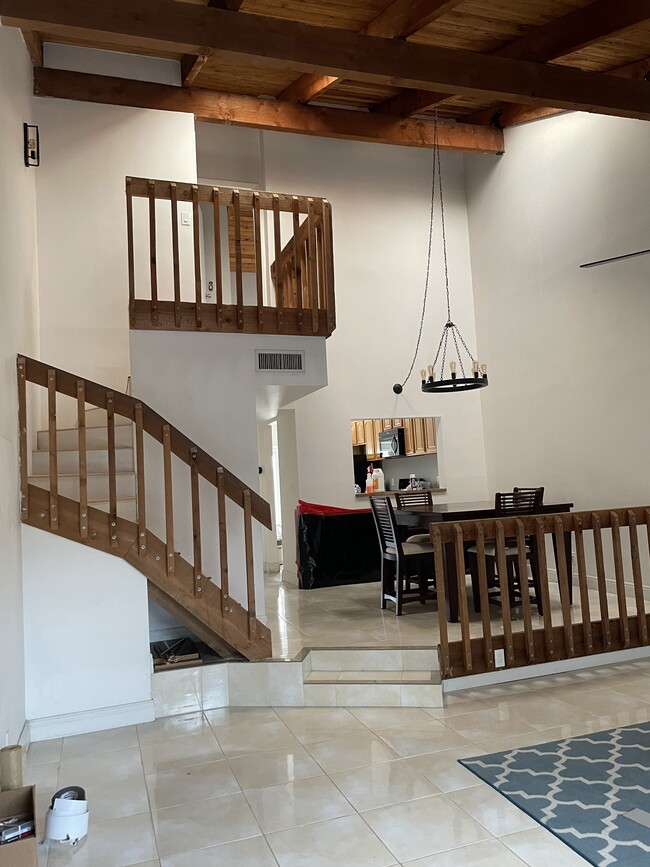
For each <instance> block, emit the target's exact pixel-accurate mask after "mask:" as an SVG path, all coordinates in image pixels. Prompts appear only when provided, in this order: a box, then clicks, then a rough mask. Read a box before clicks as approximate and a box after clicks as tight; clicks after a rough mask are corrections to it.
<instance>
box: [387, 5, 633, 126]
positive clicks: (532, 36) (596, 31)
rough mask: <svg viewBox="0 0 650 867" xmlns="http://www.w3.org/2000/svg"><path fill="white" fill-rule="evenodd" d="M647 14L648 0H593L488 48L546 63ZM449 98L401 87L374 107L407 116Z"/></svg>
mask: <svg viewBox="0 0 650 867" xmlns="http://www.w3.org/2000/svg"><path fill="white" fill-rule="evenodd" d="M647 18H650V0H594V2H593V3H590V4H589V5H588V6H583V7H581V8H580V9H574V10H573V11H572V12H569V13H568V14H567V15H563V16H562V17H561V18H555V19H553V20H552V21H549V22H548V23H547V24H544V25H542V26H541V27H535V28H531V29H530V30H529V31H528V32H527V33H525V34H524V35H523V36H522V37H520V38H519V39H515V40H514V41H513V42H509V43H508V44H507V45H503V46H502V47H501V48H497V49H496V50H495V51H492V52H490V54H491V56H493V57H510V58H512V59H514V60H530V61H534V62H537V63H546V62H548V61H549V60H555V59H557V58H558V57H564V56H565V55H567V54H571V53H573V52H574V51H578V50H579V49H580V48H584V47H585V46H587V45H592V44H593V43H594V42H598V41H599V40H601V39H604V38H605V37H606V36H609V35H610V34H611V33H615V32H617V31H619V30H624V29H625V28H626V27H632V26H634V25H635V24H639V22H641V21H644V20H645V19H647ZM446 99H449V94H448V93H447V94H444V93H427V91H414V92H409V91H405V92H404V93H400V94H397V96H394V97H392V98H391V99H387V100H385V101H384V102H382V103H379V105H376V106H375V107H374V109H373V110H374V111H378V112H379V113H382V114H392V115H400V116H401V117H410V116H411V115H414V114H419V113H421V112H423V111H427V110H428V109H431V108H433V107H434V106H435V105H439V104H440V103H441V102H444V101H445V100H446Z"/></svg>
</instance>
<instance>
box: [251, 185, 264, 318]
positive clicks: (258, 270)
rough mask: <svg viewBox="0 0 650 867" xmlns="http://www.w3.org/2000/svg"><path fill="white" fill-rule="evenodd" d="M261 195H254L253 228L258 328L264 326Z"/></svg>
mask: <svg viewBox="0 0 650 867" xmlns="http://www.w3.org/2000/svg"><path fill="white" fill-rule="evenodd" d="M260 223H261V221H260V194H259V193H253V227H254V234H255V282H256V286H257V327H258V329H259V331H260V332H261V331H262V330H263V324H264V283H263V280H262V230H261V225H260Z"/></svg>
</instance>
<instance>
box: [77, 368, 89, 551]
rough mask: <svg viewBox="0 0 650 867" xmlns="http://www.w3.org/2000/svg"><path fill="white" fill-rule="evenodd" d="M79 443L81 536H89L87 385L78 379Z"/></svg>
mask: <svg viewBox="0 0 650 867" xmlns="http://www.w3.org/2000/svg"><path fill="white" fill-rule="evenodd" d="M77 443H78V447H79V536H80V537H81V538H82V539H87V538H88V458H87V451H86V386H85V383H84V381H83V379H78V380H77Z"/></svg>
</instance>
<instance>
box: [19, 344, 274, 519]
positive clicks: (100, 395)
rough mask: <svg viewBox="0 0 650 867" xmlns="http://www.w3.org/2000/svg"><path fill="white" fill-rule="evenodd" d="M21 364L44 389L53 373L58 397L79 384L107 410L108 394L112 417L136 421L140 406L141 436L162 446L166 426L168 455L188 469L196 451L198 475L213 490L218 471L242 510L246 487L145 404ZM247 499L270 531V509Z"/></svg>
mask: <svg viewBox="0 0 650 867" xmlns="http://www.w3.org/2000/svg"><path fill="white" fill-rule="evenodd" d="M21 357H22V358H23V359H24V362H25V378H26V380H27V382H32V383H34V384H36V385H40V386H42V387H44V388H47V386H48V371H50V370H53V371H54V372H55V373H56V391H57V393H59V394H65V395H68V396H69V397H74V398H75V399H76V397H77V385H78V383H79V382H82V383H83V385H84V391H85V396H84V398H85V401H86V403H89V404H91V405H92V406H95V407H98V408H100V409H107V400H108V397H109V395H110V394H112V398H113V412H114V413H115V415H120V416H122V417H124V418H128V419H129V420H130V421H133V422H135V421H136V406H137V405H138V404H140V405H141V407H142V425H143V429H144V431H145V433H148V434H149V435H150V436H152V437H153V438H154V439H155V440H157V441H158V442H159V443H161V444H162V443H163V428H164V427H165V426H168V427H169V438H170V447H171V452H172V454H174V455H175V456H176V457H177V458H179V459H180V460H181V461H183V463H185V464H187V465H188V466H191V459H190V449H196V467H197V470H198V473H199V475H200V476H202V477H203V478H204V479H206V480H207V481H208V482H210V483H211V484H212V485H214V486H215V487H216V486H217V473H218V472H219V471H222V478H223V484H224V492H225V494H226V496H227V497H229V498H230V499H231V500H232V501H233V502H234V503H237V505H238V506H241V508H242V509H243V508H244V491H247V490H249V488H248V485H246V484H245V483H244V482H242V481H241V479H239V478H237V476H235V475H234V474H233V473H231V472H230V471H229V470H228V469H226V468H225V467H224V466H223V465H222V464H220V463H219V461H217V460H215V459H214V458H213V457H211V455H209V454H208V453H207V452H205V451H203V449H201V448H200V447H199V446H196V445H195V444H194V443H193V442H192V440H190V439H189V437H187V436H185V434H184V433H182V432H181V431H179V430H178V428H176V427H174V426H173V425H170V424H169V422H168V421H167V420H166V419H164V418H163V417H162V416H161V415H159V414H158V413H157V412H156V411H155V410H153V409H151V407H149V406H147V404H146V403H142V401H138V400H137V399H136V398H134V397H131V395H129V394H124V393H123V392H119V391H111V390H110V389H108V388H106V387H105V386H103V385H99V384H98V383H96V382H92V381H91V380H89V379H80V378H79V377H77V376H74V375H73V374H72V373H68V372H67V371H65V370H60V369H58V368H51V367H50V366H49V365H47V364H43V362H42V361H36V360H35V359H33V358H28V357H27V356H21ZM250 498H251V513H252V516H253V518H255V520H256V521H259V522H260V524H262V525H263V526H265V527H267V528H268V529H269V530H270V529H271V528H272V524H271V507H270V506H269V504H268V503H267V502H266V500H264V499H262V497H260V495H259V494H257V493H255V491H251V492H250Z"/></svg>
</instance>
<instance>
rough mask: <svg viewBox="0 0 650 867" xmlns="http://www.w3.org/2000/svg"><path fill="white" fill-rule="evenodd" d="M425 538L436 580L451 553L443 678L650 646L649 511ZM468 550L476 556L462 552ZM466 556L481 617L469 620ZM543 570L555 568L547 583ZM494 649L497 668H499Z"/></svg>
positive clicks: (469, 528)
mask: <svg viewBox="0 0 650 867" xmlns="http://www.w3.org/2000/svg"><path fill="white" fill-rule="evenodd" d="M430 532H431V539H432V542H433V545H434V551H435V561H436V573H437V574H438V575H442V574H443V556H444V546H445V545H446V544H454V545H455V546H456V561H457V575H456V580H457V582H458V584H457V586H458V595H459V603H460V604H459V608H460V639H459V640H450V632H451V630H452V629H455V628H456V627H452V626H451V625H448V624H447V622H446V619H445V589H444V581H438V582H437V587H438V607H439V612H440V613H439V623H440V645H439V648H438V650H439V656H440V668H441V672H442V676H443V678H447V679H449V678H454V677H461V676H466V675H472V674H481V673H484V672H492V671H496V670H498V669H504V668H505V669H512V668H518V667H521V666H529V665H536V664H539V663H545V662H553V661H557V660H562V659H572V658H575V657H583V656H591V655H593V654H599V653H605V652H611V651H617V650H623V649H627V648H636V647H642V646H645V645H647V644H648V633H649V631H650V623H649V621H648V614H647V613H646V610H647V604H646V601H645V596H644V593H645V588H646V587H648V586H649V579H650V565H649V564H650V560H649V553H650V507H634V508H628V509H607V510H602V511H596V512H572V513H563V514H556V515H539V516H528V517H520V518H503V519H500V520H499V519H496V520H484V521H476V522H474V521H464V522H461V523H456V524H452V523H445V524H431V526H430ZM490 546H494V547H493V548H491V547H490ZM569 546H570V547H569ZM468 547H470V548H471V547H474V548H475V550H476V553H475V554H468V553H467V548H468ZM486 548H488V550H490V551H494V554H495V557H494V559H495V560H496V567H497V576H498V578H497V581H496V586H495V583H494V582H489V578H488V576H489V575H490V572H491V570H490V568H489V567H490V565H491V564H492V562H494V561H493V559H492V558H491V557H486V553H485V552H486ZM547 548H548V552H547ZM572 556H573V557H574V562H575V574H572V571H573V570H572V568H571V566H570V565H569V564H570V563H571V559H572ZM471 557H475V558H476V559H475V561H474V564H473V570H474V578H473V583H474V596H475V598H476V601H477V602H478V606H477V607H480V614H478V613H476V612H471V613H470V605H471V603H470V602H468V583H467V578H466V571H465V569H466V565H465V563H466V559H468V558H471ZM489 561H491V562H489ZM549 563H550V564H553V565H554V566H555V567H556V568H555V569H551V570H550V571H551V577H549ZM533 569H534V570H535V572H533ZM509 572H510V577H508V573H509ZM517 575H518V576H521V577H520V578H517V577H516V576H517ZM534 575H535V577H536V583H537V587H536V588H535V589H534V590H533V588H532V584H533V576H534ZM513 581H514V587H515V590H516V594H515V595H514V596H513ZM529 582H530V585H531V586H529ZM517 584H518V586H517ZM574 585H575V589H576V590H577V592H576V593H575V594H574V593H573V589H574ZM533 593H537V594H539V598H538V599H535V598H534V597H533V598H531V596H533ZM489 596H490V597H492V602H490V598H489ZM495 602H496V603H497V605H495V604H494V603H495ZM538 602H539V607H538ZM471 607H474V606H471ZM540 608H541V612H540ZM498 651H502V654H503V657H502V659H503V664H501V660H500V659H499V664H497V658H498V657H497V652H498ZM499 656H501V654H499Z"/></svg>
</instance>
